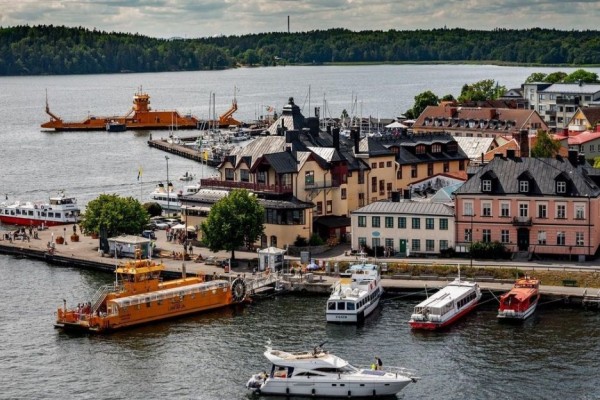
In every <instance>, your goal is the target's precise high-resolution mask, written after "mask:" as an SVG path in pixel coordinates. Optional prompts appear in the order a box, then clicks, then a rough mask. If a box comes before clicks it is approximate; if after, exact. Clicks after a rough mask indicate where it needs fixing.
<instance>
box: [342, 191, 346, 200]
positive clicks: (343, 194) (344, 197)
mask: <svg viewBox="0 0 600 400" xmlns="http://www.w3.org/2000/svg"><path fill="white" fill-rule="evenodd" d="M341 196H342V200H346V188H342V193H341Z"/></svg>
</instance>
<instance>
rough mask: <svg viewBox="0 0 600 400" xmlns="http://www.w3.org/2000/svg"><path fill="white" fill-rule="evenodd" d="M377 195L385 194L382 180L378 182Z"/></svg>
mask: <svg viewBox="0 0 600 400" xmlns="http://www.w3.org/2000/svg"><path fill="white" fill-rule="evenodd" d="M379 194H385V181H384V180H383V179H382V180H380V181H379Z"/></svg>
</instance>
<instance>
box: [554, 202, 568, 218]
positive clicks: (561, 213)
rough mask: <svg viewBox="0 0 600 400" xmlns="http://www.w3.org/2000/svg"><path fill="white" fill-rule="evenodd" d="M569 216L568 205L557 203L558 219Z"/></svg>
mask: <svg viewBox="0 0 600 400" xmlns="http://www.w3.org/2000/svg"><path fill="white" fill-rule="evenodd" d="M565 218H567V206H566V205H565V204H557V205H556V219H565Z"/></svg>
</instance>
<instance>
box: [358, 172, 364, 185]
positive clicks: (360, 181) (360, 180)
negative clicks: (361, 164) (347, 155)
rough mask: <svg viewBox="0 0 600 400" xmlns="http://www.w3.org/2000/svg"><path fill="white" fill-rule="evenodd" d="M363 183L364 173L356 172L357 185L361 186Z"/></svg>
mask: <svg viewBox="0 0 600 400" xmlns="http://www.w3.org/2000/svg"><path fill="white" fill-rule="evenodd" d="M364 183H365V171H363V170H360V171H358V184H359V185H362V184H364Z"/></svg>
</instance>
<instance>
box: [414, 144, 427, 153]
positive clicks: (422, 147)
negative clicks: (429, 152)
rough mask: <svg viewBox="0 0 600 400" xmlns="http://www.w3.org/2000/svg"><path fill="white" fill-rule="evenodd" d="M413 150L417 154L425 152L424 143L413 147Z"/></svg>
mask: <svg viewBox="0 0 600 400" xmlns="http://www.w3.org/2000/svg"><path fill="white" fill-rule="evenodd" d="M415 152H416V153H417V154H425V145H424V144H420V145H418V146H417V148H416V149H415Z"/></svg>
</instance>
